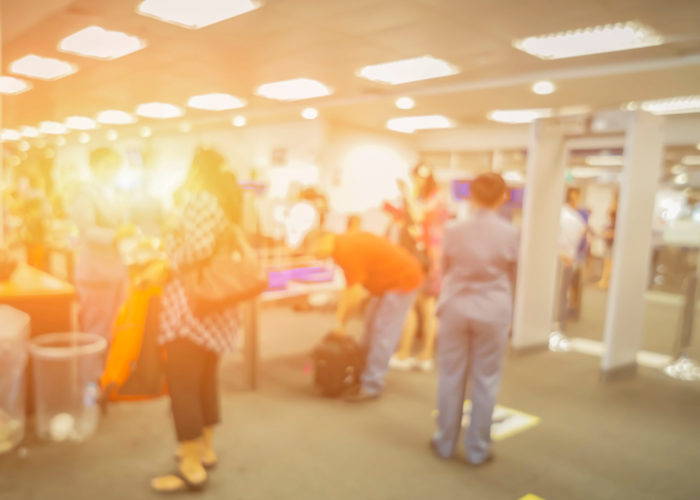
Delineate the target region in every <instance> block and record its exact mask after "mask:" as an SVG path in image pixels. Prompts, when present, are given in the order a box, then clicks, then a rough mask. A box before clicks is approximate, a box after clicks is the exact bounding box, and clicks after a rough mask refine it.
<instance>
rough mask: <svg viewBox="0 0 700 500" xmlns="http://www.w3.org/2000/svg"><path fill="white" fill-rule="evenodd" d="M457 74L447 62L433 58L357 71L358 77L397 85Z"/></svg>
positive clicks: (422, 58) (454, 68)
mask: <svg viewBox="0 0 700 500" xmlns="http://www.w3.org/2000/svg"><path fill="white" fill-rule="evenodd" d="M457 73H459V69H458V68H457V67H456V66H454V65H452V64H450V63H448V62H447V61H444V60H442V59H436V58H434V57H433V56H421V57H413V58H411V59H402V60H400V61H391V62H387V63H382V64H373V65H371V66H365V67H364V68H362V69H361V70H360V71H359V73H358V76H360V77H362V78H366V79H367V80H372V81H374V82H382V83H389V84H391V85H399V84H401V83H409V82H417V81H420V80H428V79H430V78H441V77H443V76H450V75H456V74H457Z"/></svg>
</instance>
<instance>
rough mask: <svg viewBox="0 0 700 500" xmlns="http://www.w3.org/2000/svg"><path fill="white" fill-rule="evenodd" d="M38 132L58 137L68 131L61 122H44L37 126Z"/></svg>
mask: <svg viewBox="0 0 700 500" xmlns="http://www.w3.org/2000/svg"><path fill="white" fill-rule="evenodd" d="M39 132H41V133H42V134H52V135H60V134H65V133H66V132H68V130H67V129H66V126H65V125H64V124H62V123H61V122H52V121H45V122H41V123H40V124H39Z"/></svg>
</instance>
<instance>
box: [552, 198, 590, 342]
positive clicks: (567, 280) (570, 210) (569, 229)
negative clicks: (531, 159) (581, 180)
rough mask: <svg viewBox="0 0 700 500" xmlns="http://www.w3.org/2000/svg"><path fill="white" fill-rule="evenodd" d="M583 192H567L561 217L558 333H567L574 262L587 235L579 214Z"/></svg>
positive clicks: (584, 224) (584, 223)
mask: <svg viewBox="0 0 700 500" xmlns="http://www.w3.org/2000/svg"><path fill="white" fill-rule="evenodd" d="M580 200H581V190H580V189H579V188H575V187H572V188H569V189H568V190H567V192H566V204H565V205H564V206H563V207H562V208H561V212H560V215H559V276H560V288H559V303H558V307H557V317H556V320H557V323H558V332H559V333H564V332H565V331H566V320H567V316H568V312H569V293H570V290H571V282H572V278H573V275H574V260H575V258H576V253H577V251H578V248H579V245H580V243H581V239H582V238H584V237H585V234H586V222H585V221H584V220H583V217H582V216H581V214H580V213H579V211H578V209H579V205H580Z"/></svg>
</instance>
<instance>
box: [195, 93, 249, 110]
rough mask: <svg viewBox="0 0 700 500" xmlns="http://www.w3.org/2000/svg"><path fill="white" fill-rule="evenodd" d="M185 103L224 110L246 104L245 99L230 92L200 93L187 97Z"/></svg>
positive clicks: (199, 107) (206, 108)
mask: <svg viewBox="0 0 700 500" xmlns="http://www.w3.org/2000/svg"><path fill="white" fill-rule="evenodd" d="M187 105H188V106H189V107H190V108H196V109H205V110H207V111H225V110H227V109H238V108H242V107H244V106H245V105H246V101H245V100H244V99H241V98H239V97H235V96H232V95H231V94H221V93H214V94H202V95H195V96H192V97H190V98H189V100H188V101H187Z"/></svg>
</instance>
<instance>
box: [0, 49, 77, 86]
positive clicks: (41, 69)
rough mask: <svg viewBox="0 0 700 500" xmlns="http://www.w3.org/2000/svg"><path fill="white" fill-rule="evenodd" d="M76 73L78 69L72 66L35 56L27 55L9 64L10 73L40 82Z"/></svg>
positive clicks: (58, 60) (56, 60)
mask: <svg viewBox="0 0 700 500" xmlns="http://www.w3.org/2000/svg"><path fill="white" fill-rule="evenodd" d="M76 71H78V67H77V66H76V65H74V64H71V63H69V62H66V61H61V60H60V59H53V58H51V57H41V56H37V55H35V54H29V55H28V56H24V57H23V58H21V59H17V60H16V61H15V62H13V63H12V64H10V72H11V73H14V74H16V75H24V76H28V77H30V78H39V79H41V80H58V79H59V78H63V77H64V76H68V75H72V74H73V73H75V72H76Z"/></svg>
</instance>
